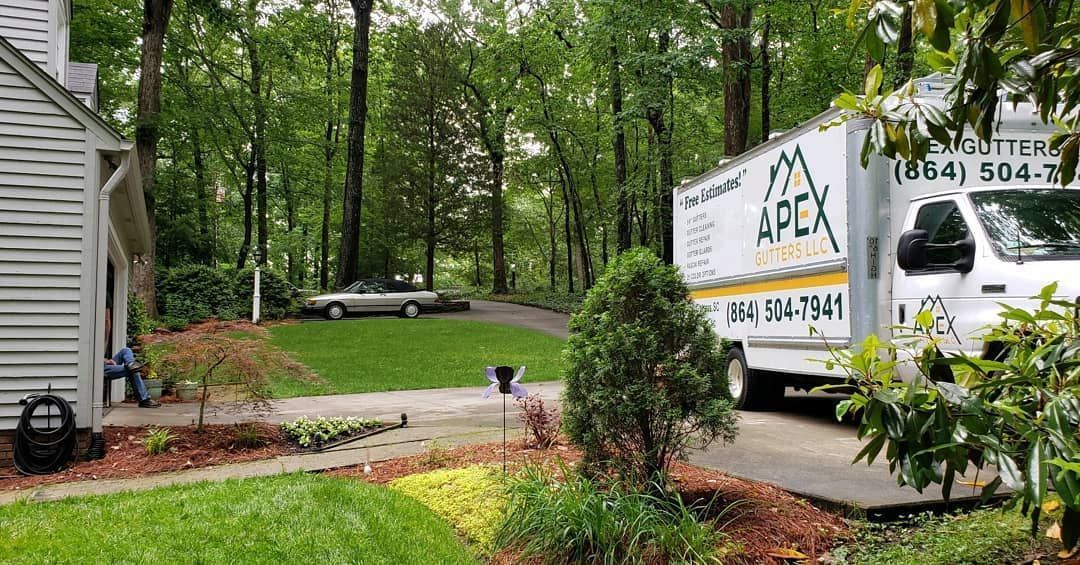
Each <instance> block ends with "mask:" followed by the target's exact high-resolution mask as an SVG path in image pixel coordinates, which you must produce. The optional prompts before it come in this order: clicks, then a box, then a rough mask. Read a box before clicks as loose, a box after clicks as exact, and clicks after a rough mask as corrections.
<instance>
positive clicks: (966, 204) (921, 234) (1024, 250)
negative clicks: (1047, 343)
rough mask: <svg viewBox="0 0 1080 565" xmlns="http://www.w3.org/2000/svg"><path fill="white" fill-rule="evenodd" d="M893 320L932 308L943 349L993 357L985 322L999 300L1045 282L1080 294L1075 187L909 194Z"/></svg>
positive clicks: (1079, 203)
mask: <svg viewBox="0 0 1080 565" xmlns="http://www.w3.org/2000/svg"><path fill="white" fill-rule="evenodd" d="M895 257H896V264H895V268H894V269H893V273H892V299H891V305H890V306H891V308H890V310H891V316H890V318H891V322H892V325H894V326H911V325H912V324H913V318H914V316H915V315H916V314H918V313H919V312H921V311H923V310H929V311H930V312H931V313H932V314H933V317H934V325H933V327H932V328H931V332H932V334H933V335H934V337H936V338H937V339H939V340H940V341H939V343H940V346H939V347H940V348H941V349H942V350H943V351H945V352H949V351H952V352H963V353H966V354H968V355H977V356H984V357H992V356H993V355H995V354H996V352H995V351H992V350H990V349H989V348H988V345H987V344H986V343H985V342H984V341H983V340H982V338H981V334H982V329H983V328H984V327H986V326H988V325H990V324H994V323H996V322H997V321H999V320H1000V318H999V317H998V312H1000V311H1001V307H1000V305H999V303H1001V302H1004V303H1008V304H1010V305H1012V306H1025V305H1028V303H1029V302H1030V301H1031V300H1030V297H1032V296H1035V295H1037V294H1038V293H1039V291H1040V290H1041V289H1042V288H1043V287H1044V286H1045V285H1046V284H1048V283H1050V282H1053V281H1057V282H1058V283H1059V285H1058V296H1057V298H1060V299H1065V300H1075V299H1076V297H1078V296H1080V190H1074V189H1062V188H1060V187H1057V188H1055V187H1052V186H1050V185H1044V186H997V187H982V188H974V189H967V190H952V191H944V192H939V193H935V194H928V195H926V196H921V197H918V198H915V199H913V200H911V202H910V206H909V207H908V210H907V214H906V215H905V217H904V220H903V231H902V233H901V234H900V236H899V238H898V240H897V249H896V253H895Z"/></svg>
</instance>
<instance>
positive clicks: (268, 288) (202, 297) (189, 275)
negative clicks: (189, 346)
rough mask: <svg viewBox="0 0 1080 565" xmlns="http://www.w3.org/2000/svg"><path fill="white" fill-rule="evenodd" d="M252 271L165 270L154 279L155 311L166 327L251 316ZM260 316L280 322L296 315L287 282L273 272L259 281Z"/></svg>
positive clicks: (194, 267)
mask: <svg viewBox="0 0 1080 565" xmlns="http://www.w3.org/2000/svg"><path fill="white" fill-rule="evenodd" d="M254 276H255V275H254V269H251V268H247V269H243V270H240V271H237V270H235V269H230V268H216V267H209V266H206V265H185V266H181V267H174V268H172V269H167V270H165V271H164V272H163V273H160V275H159V276H158V278H157V296H158V311H159V312H160V313H161V316H162V321H163V322H166V325H167V326H170V327H176V326H180V325H186V324H188V323H191V322H199V321H202V320H206V319H208V318H218V319H221V320H235V319H239V318H248V317H250V316H251V306H252V293H253V291H254V280H255V279H254ZM259 294H260V302H261V306H260V314H261V316H262V317H263V318H265V319H275V318H283V317H285V316H287V315H289V314H291V313H293V312H295V311H296V308H297V302H296V300H297V297H296V295H295V290H294V289H293V287H292V286H291V285H289V283H288V281H287V280H286V279H285V278H284V277H282V276H281V275H279V274H277V273H275V272H274V271H268V270H264V271H262V276H261V277H260V292H259Z"/></svg>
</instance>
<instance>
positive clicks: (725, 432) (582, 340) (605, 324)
mask: <svg viewBox="0 0 1080 565" xmlns="http://www.w3.org/2000/svg"><path fill="white" fill-rule="evenodd" d="M570 332H571V336H570V339H569V342H568V344H567V349H566V357H567V360H568V362H569V365H570V366H569V370H568V372H567V375H566V379H565V382H566V389H565V392H564V393H563V430H564V431H565V432H566V435H567V438H568V439H569V440H570V441H571V442H572V443H574V444H576V445H578V446H580V447H581V449H582V451H583V455H584V459H583V463H584V468H585V470H586V472H590V473H593V474H597V475H599V474H602V473H604V472H606V471H614V472H616V473H617V474H618V475H619V476H620V477H621V478H622V479H623V480H624V481H628V482H629V483H631V484H633V485H636V486H638V487H640V488H649V489H655V487H661V488H663V487H665V486H666V484H667V473H668V469H669V468H670V466H671V464H672V463H674V462H675V461H677V460H681V459H684V458H685V456H686V451H687V448H688V447H689V446H690V445H691V442H692V441H693V442H697V444H698V446H700V447H704V446H707V445H709V444H711V443H713V442H715V441H721V442H730V441H732V440H733V439H734V438H735V430H736V417H735V413H734V412H733V410H732V399H731V394H730V392H729V391H728V380H727V374H726V371H725V368H724V356H723V352H722V350H721V347H720V343H719V340H718V338H717V337H716V334H715V333H714V331H713V327H712V323H711V322H710V321H709V319H708V317H707V316H706V314H705V311H704V309H702V308H701V307H700V306H697V305H695V304H693V303H692V302H691V301H690V297H689V290H688V288H687V286H686V283H684V282H683V279H682V276H681V275H680V274H679V271H678V269H677V268H676V267H673V266H670V265H664V264H663V263H662V262H661V261H660V260H659V259H658V258H657V257H656V256H655V255H653V254H652V252H650V251H649V250H648V249H644V248H639V249H634V250H631V251H628V252H626V253H623V254H622V255H620V256H619V257H618V258H616V259H615V261H613V262H612V263H611V265H609V266H608V268H607V270H606V271H605V272H604V275H603V276H601V277H600V279H599V280H598V281H597V283H596V286H594V287H593V288H592V290H591V291H590V292H589V295H588V297H587V298H586V299H585V304H584V306H583V308H582V310H581V312H579V313H578V314H576V315H574V317H573V318H571V320H570Z"/></svg>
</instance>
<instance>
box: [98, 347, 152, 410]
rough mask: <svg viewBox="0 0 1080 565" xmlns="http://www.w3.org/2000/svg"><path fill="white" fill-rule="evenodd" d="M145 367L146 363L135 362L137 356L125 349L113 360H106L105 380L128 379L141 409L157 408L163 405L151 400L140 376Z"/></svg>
mask: <svg viewBox="0 0 1080 565" xmlns="http://www.w3.org/2000/svg"><path fill="white" fill-rule="evenodd" d="M145 366H146V365H145V364H144V363H142V362H140V361H136V360H135V354H134V353H133V352H132V351H131V349H130V348H128V347H125V348H123V349H121V350H120V351H117V352H116V355H113V357H112V359H106V360H105V378H106V379H108V380H110V381H113V380H116V379H127V380H128V382H130V383H131V388H132V390H134V391H135V396H136V397H138V399H139V408H157V407H158V406H161V404H159V403H158V402H156V401H154V399H152V398H150V392H149V391H147V390H146V384H145V383H143V380H142V375H141V374H140V371H142V369H143V367H145Z"/></svg>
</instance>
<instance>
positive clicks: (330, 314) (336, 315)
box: [326, 302, 345, 320]
mask: <svg viewBox="0 0 1080 565" xmlns="http://www.w3.org/2000/svg"><path fill="white" fill-rule="evenodd" d="M344 317H345V306H344V305H343V304H341V303H340V302H332V303H330V304H328V305H327V306H326V319H327V320H340V319H342V318H344Z"/></svg>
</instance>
